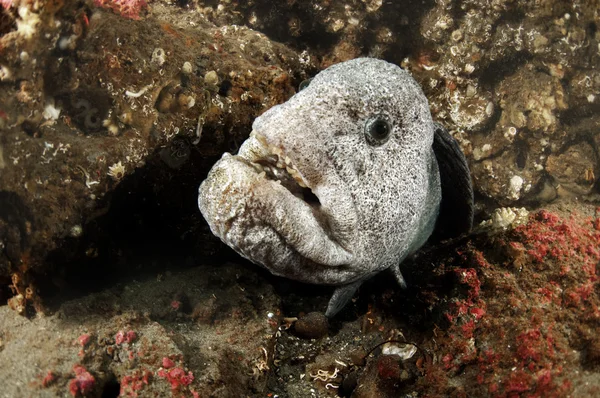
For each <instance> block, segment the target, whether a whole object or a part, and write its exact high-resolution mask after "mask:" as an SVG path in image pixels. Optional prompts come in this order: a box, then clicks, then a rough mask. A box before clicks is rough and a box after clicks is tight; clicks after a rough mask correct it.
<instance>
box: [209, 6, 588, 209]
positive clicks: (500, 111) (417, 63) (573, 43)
mask: <svg viewBox="0 0 600 398" xmlns="http://www.w3.org/2000/svg"><path fill="white" fill-rule="evenodd" d="M206 3H208V2H206ZM597 8H598V2H597V1H584V0H580V1H574V2H570V3H565V2H559V1H550V2H542V3H541V2H536V1H526V2H523V1H514V0H468V1H460V2H459V1H451V0H439V1H435V2H434V1H427V2H421V1H414V2H413V1H409V2H391V1H378V0H360V1H359V0H349V1H344V2H337V1H336V2H334V1H319V0H312V1H302V2H300V1H281V2H277V3H276V4H275V5H272V2H270V1H266V0H255V1H250V2H245V1H244V2H241V1H233V0H221V1H219V2H218V4H217V5H216V6H212V7H206V8H203V9H201V10H202V11H203V12H204V13H205V14H206V15H207V17H208V18H210V19H211V20H213V21H215V22H217V23H244V24H247V25H248V26H252V27H254V28H256V29H259V30H261V31H264V32H266V33H267V34H269V35H270V36H271V37H273V38H275V39H276V40H280V41H282V42H284V43H287V44H289V45H291V46H293V47H295V48H298V49H304V48H307V47H308V48H309V49H311V50H313V52H312V54H314V55H315V56H317V57H318V59H319V60H320V61H321V64H322V66H323V67H325V66H327V65H329V64H331V63H334V62H339V61H344V60H347V59H351V58H355V57H357V56H361V55H370V56H375V57H381V58H385V59H386V60H389V61H391V62H394V63H397V64H399V65H401V66H403V67H405V68H407V69H408V70H410V71H411V72H412V73H413V75H414V76H415V78H416V79H417V80H419V81H420V83H421V85H422V86H423V89H424V91H425V93H426V95H427V97H428V98H429V101H430V103H431V105H432V108H433V112H434V117H435V118H437V119H438V121H440V122H442V123H443V124H444V125H445V126H446V127H447V128H448V129H450V130H451V131H452V133H453V135H454V136H455V137H456V138H457V139H459V140H460V142H461V144H462V147H463V149H464V151H465V152H466V153H467V155H468V156H469V158H470V160H471V167H472V172H473V175H474V179H475V182H476V185H477V188H478V190H479V192H480V193H481V194H482V195H483V196H485V197H489V198H492V199H493V200H494V201H495V202H496V203H500V204H502V205H510V204H511V203H515V202H517V201H521V202H523V203H529V204H536V203H540V202H548V201H550V200H554V199H555V198H557V197H572V196H577V197H581V196H589V195H595V194H596V193H597V189H596V188H597V182H598V168H599V167H600V165H599V163H598V159H597V157H598V140H599V138H598V137H599V133H598V131H599V126H600V116H598V115H600V98H599V93H600V72H599V70H598V65H599V64H600V47H599V46H600V32H599V31H598V26H599V25H600V16H599V15H598V13H597ZM582 143H585V144H587V145H589V149H586V151H587V152H588V153H587V154H586V156H585V160H584V161H579V160H572V158H573V156H571V155H572V153H573V152H579V151H580V149H579V148H578V146H579V145H580V144H582ZM573 146H575V148H572V147H573ZM589 152H591V156H589V155H590V153H589ZM563 154H566V157H567V158H569V160H568V163H572V162H575V163H577V165H576V166H574V167H571V168H570V171H569V179H570V182H571V183H569V184H564V178H565V175H564V170H560V171H559V170H557V169H556V167H554V166H553V164H554V163H553V162H554V161H555V160H556V157H560V156H561V155H563ZM553 159H554V160H553ZM567 167H568V166H567Z"/></svg>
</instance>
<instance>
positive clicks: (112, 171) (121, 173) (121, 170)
mask: <svg viewBox="0 0 600 398" xmlns="http://www.w3.org/2000/svg"><path fill="white" fill-rule="evenodd" d="M106 174H108V175H109V176H111V177H112V178H113V180H115V181H120V180H121V179H122V178H123V177H125V166H123V164H122V163H121V161H119V162H118V163H115V164H113V165H112V166H110V167H109V168H108V173H106Z"/></svg>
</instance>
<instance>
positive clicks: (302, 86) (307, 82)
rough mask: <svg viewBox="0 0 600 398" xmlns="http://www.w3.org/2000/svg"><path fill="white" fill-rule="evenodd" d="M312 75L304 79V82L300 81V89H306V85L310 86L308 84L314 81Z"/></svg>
mask: <svg viewBox="0 0 600 398" xmlns="http://www.w3.org/2000/svg"><path fill="white" fill-rule="evenodd" d="M312 79H313V78H312V77H311V78H310V79H306V80H302V83H300V85H299V86H298V91H302V90H304V89H305V88H306V87H308V85H309V84H310V82H312Z"/></svg>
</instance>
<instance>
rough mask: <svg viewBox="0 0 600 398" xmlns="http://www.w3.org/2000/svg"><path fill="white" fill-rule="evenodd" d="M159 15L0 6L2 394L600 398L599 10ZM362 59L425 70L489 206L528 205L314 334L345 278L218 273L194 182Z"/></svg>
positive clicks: (215, 9) (216, 5)
mask: <svg viewBox="0 0 600 398" xmlns="http://www.w3.org/2000/svg"><path fill="white" fill-rule="evenodd" d="M145 3H146V2H143V1H134V0H132V1H131V4H134V5H136V7H133V8H130V9H127V10H124V9H120V8H119V7H116V6H115V4H116V2H114V1H110V0H98V1H91V0H88V1H77V2H62V1H45V2H42V1H35V0H12V1H11V0H2V1H0V299H2V300H8V303H9V305H8V306H5V307H2V308H0V312H2V314H1V317H0V319H1V321H0V359H1V360H0V380H3V381H4V383H3V385H2V387H3V392H5V394H8V395H12V396H57V395H58V396H98V397H99V396H102V395H103V394H104V396H116V395H118V394H119V393H121V394H122V395H123V396H146V395H157V396H169V395H172V396H181V395H185V396H194V394H195V393H196V394H199V395H200V396H211V394H214V396H220V397H228V396H236V397H237V396H240V394H243V395H247V396H265V395H267V394H272V395H278V396H280V397H313V396H320V397H337V396H353V397H386V396H389V397H397V396H400V395H402V394H413V395H415V394H416V395H422V396H497V397H507V396H569V395H570V396H577V397H588V396H589V397H594V396H598V392H599V391H600V385H599V384H598V380H600V376H599V372H600V340H599V339H598V336H597V330H598V328H599V327H600V314H599V313H598V308H600V296H599V294H600V290H599V288H598V270H597V266H598V263H599V261H600V254H599V252H598V247H599V246H600V236H599V230H600V221H599V215H600V214H598V211H599V210H598V209H597V206H596V205H595V203H597V200H598V198H597V194H598V175H599V173H600V170H599V167H600V165H599V163H598V162H599V161H600V154H599V148H600V133H599V132H600V116H599V115H600V105H599V104H600V102H599V101H600V99H599V96H600V72H599V70H598V65H600V48H599V42H600V33H599V31H598V26H599V25H600V16H599V14H598V13H597V10H598V8H599V7H600V4H599V3H598V1H596V0H593V1H584V0H578V1H572V2H562V1H554V0H550V1H546V2H539V1H525V2H523V1H514V0H465V1H453V0H438V1H433V0H432V1H425V2H423V1H420V0H419V1H408V2H395V1H379V0H345V1H335V2H334V1H327V0H308V1H293V0H291V1H287V0H285V1H284V0H282V1H277V2H273V1H267V0H252V1H236V0H211V1H200V0H189V1H168V0H155V1H149V2H148V3H147V4H145ZM42 5H43V7H42ZM101 5H103V6H101ZM243 25H246V26H248V27H249V28H247V27H243ZM252 29H254V30H252ZM259 31H260V32H262V33H258V32H259ZM267 37H268V38H267ZM277 42H280V43H282V44H278V43H277ZM359 55H363V56H364V55H371V56H377V57H381V58H384V59H386V60H388V61H391V62H394V63H396V64H399V65H401V66H403V67H405V68H406V69H408V70H409V71H410V72H411V73H412V74H413V76H414V77H415V78H416V79H417V80H418V81H419V82H420V83H421V85H422V87H423V89H424V91H425V94H426V95H427V97H428V99H429V101H430V104H431V107H432V110H433V113H434V117H435V118H436V119H437V120H438V121H440V122H442V123H443V124H444V125H445V126H446V127H447V128H448V129H449V130H450V131H451V132H452V134H453V135H454V136H455V137H456V138H457V139H458V140H459V141H460V143H461V145H462V147H463V149H464V151H465V153H466V154H467V157H468V159H469V161H470V165H471V168H472V171H473V176H474V180H475V188H476V190H477V192H478V194H479V195H478V198H477V199H478V205H479V206H480V209H481V210H482V214H480V215H479V218H480V219H485V218H487V217H488V215H486V214H485V212H486V211H487V210H490V209H493V208H495V207H498V205H505V206H506V205H511V206H512V205H515V204H518V205H519V206H520V205H527V206H528V207H530V208H534V209H532V212H531V215H530V216H529V217H526V216H524V214H525V213H526V211H522V210H519V211H516V210H514V209H502V210H500V211H496V212H495V213H494V214H493V222H491V223H490V224H489V225H491V228H493V229H492V231H493V233H492V232H489V231H488V232H485V231H479V232H478V233H477V234H475V235H474V236H472V237H468V238H465V239H463V240H461V241H458V242H449V243H448V242H447V243H445V244H442V245H441V246H435V247H432V248H430V249H428V250H425V251H424V252H423V253H422V254H421V255H420V256H418V257H417V258H416V259H415V260H414V265H415V266H414V267H413V268H412V269H410V270H407V271H406V279H407V282H408V285H409V288H408V290H406V291H399V289H398V287H397V286H396V285H395V284H394V283H392V282H391V281H390V279H391V278H387V277H386V276H385V275H381V276H380V277H377V278H375V279H374V280H372V281H371V282H369V283H367V284H365V285H364V286H363V287H362V288H361V290H360V292H359V294H358V295H357V296H356V297H355V299H354V301H353V303H352V304H351V305H350V306H349V307H348V308H347V309H346V310H344V311H343V312H342V313H341V314H340V315H339V316H338V317H336V318H334V319H333V320H332V321H331V322H329V325H328V328H327V329H328V330H327V335H326V336H323V337H321V338H319V339H318V340H310V339H304V338H300V337H298V336H297V334H296V332H295V331H294V326H293V320H294V318H301V317H302V315H303V314H306V313H309V312H311V311H322V310H323V308H325V306H326V303H327V300H328V298H329V295H330V293H331V291H330V290H328V289H326V288H321V287H314V286H307V285H301V284H296V283H293V282H289V281H286V280H281V279H277V278H273V277H271V276H269V275H266V274H261V272H260V271H259V270H257V269H256V268H253V267H251V266H249V264H248V263H246V262H244V263H243V264H242V265H243V266H241V267H240V266H236V265H230V264H229V265H227V262H228V259H235V261H236V262H240V263H241V262H242V260H240V259H239V257H236V256H234V255H233V254H232V253H231V252H228V251H226V250H224V249H223V247H222V246H221V245H220V244H219V243H218V242H217V240H216V239H214V237H212V236H211V235H210V233H209V231H208V229H207V227H206V225H205V223H204V222H203V220H202V219H201V217H200V215H199V213H198V211H197V207H196V193H197V187H198V184H199V182H200V181H201V180H202V179H203V178H204V176H205V173H206V171H207V170H208V169H209V167H210V166H211V165H212V164H213V163H214V161H215V160H216V159H217V158H218V157H219V156H220V155H221V153H222V152H224V151H231V150H235V149H236V147H237V146H238V145H239V144H240V143H241V142H242V141H243V140H244V139H245V138H246V137H247V134H248V133H249V132H250V124H251V122H252V120H253V119H254V118H255V117H256V115H258V114H260V113H261V112H263V111H264V110H265V109H267V108H268V107H270V106H271V105H274V104H276V103H280V102H283V101H285V100H286V99H287V98H288V97H289V96H290V95H292V94H293V93H294V92H295V87H297V85H298V83H300V82H301V81H302V80H303V79H305V78H307V77H310V76H312V75H313V74H314V73H315V72H316V70H318V69H322V68H324V67H326V66H329V65H330V64H332V63H335V62H339V61H343V60H347V59H350V58H354V57H357V56H359ZM551 201H555V202H557V203H555V204H553V205H550V206H548V205H546V203H548V202H551ZM539 204H543V206H544V207H545V208H546V209H545V210H535V207H537V206H538V205H539ZM525 221H527V223H525ZM517 224H520V225H518V226H516V227H515V228H514V229H510V228H511V225H512V226H515V225H517ZM488 228H489V227H488ZM505 228H507V229H506V230H505ZM200 263H202V264H204V263H212V265H204V266H200V267H197V265H198V264H200ZM190 267H196V268H194V269H191V270H190V269H189V268H190ZM261 275H263V276H261ZM133 278H135V280H133ZM136 280H137V281H140V282H137V281H136ZM272 287H273V288H275V289H277V291H276V292H275V291H273V289H272ZM91 291H96V293H92V292H91ZM279 298H281V299H282V304H281V306H280V305H279ZM41 299H43V301H42V300H41ZM42 303H43V304H44V308H40V306H41V305H42ZM35 309H43V310H44V311H45V313H46V315H42V314H41V312H37V315H36V312H35V311H34V310H35ZM278 309H280V313H278V311H277V310H278ZM18 314H22V315H27V316H29V318H27V317H23V316H21V315H18ZM323 330H325V329H323ZM414 347H416V349H414ZM219 364H221V365H219Z"/></svg>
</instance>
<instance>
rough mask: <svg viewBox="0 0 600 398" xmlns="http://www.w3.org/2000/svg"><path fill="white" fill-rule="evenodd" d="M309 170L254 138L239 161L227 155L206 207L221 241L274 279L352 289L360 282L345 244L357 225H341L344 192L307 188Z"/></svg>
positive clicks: (207, 191) (204, 199) (201, 202)
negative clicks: (348, 282)
mask: <svg viewBox="0 0 600 398" xmlns="http://www.w3.org/2000/svg"><path fill="white" fill-rule="evenodd" d="M302 169H303V168H302V166H296V165H294V163H293V160H292V159H290V157H289V156H287V155H286V154H285V153H284V150H283V149H282V148H281V147H278V146H275V145H269V144H268V143H267V141H266V139H265V138H264V137H262V136H260V135H258V134H256V133H253V134H251V136H250V138H249V139H248V140H247V141H246V142H245V143H244V144H243V145H242V147H241V148H240V153H239V154H238V155H236V156H231V155H229V154H225V155H224V156H223V157H222V158H221V159H220V160H219V161H218V162H217V163H216V164H215V166H214V167H213V168H212V170H211V171H210V173H209V175H208V177H207V178H206V180H205V181H204V182H203V183H202V184H201V186H200V190H199V196H198V206H199V208H200V211H201V212H202V214H203V216H204V218H205V219H206V220H207V221H208V223H209V225H210V228H211V230H212V232H213V233H214V234H215V235H217V236H218V237H220V238H221V240H223V242H225V243H226V244H228V245H229V246H231V247H232V248H234V249H235V250H236V251H238V252H239V253H240V254H242V255H243V256H244V257H246V258H248V259H250V260H251V261H253V262H255V263H259V264H262V265H264V266H265V267H267V268H268V269H269V270H270V271H271V272H273V273H275V274H282V275H284V276H286V277H290V273H293V274H294V275H295V279H299V280H304V281H307V282H313V283H326V284H339V283H344V282H345V281H346V280H347V279H348V278H350V279H352V278H353V277H356V274H355V272H353V271H351V269H350V266H351V265H352V264H353V263H354V261H355V256H354V255H353V253H352V252H351V251H350V250H348V249H347V248H348V247H349V246H350V241H345V240H344V239H343V238H344V237H345V236H346V235H347V233H346V232H344V226H345V225H346V224H348V221H351V219H352V217H348V215H345V216H343V218H342V222H340V221H339V220H338V219H337V218H336V217H335V214H336V212H335V210H336V208H335V206H336V205H337V203H336V200H338V201H339V200H343V199H340V197H339V196H340V195H339V192H338V191H336V195H332V194H331V193H330V192H329V191H328V189H327V187H326V186H321V185H317V184H315V183H314V182H312V181H309V180H307V179H306V178H305V177H304V176H303V172H302ZM325 185H326V184H325ZM332 198H334V199H332ZM344 207H345V208H347V207H348V206H347V204H346V206H344ZM342 224H343V225H342ZM338 225H340V226H341V227H342V229H341V230H339V231H336V226H338ZM346 229H348V228H346ZM340 238H341V239H340ZM290 267H293V268H294V269H293V270H291V269H290ZM302 267H306V268H307V269H306V270H303V269H299V268H302ZM311 274H312V275H311Z"/></svg>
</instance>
